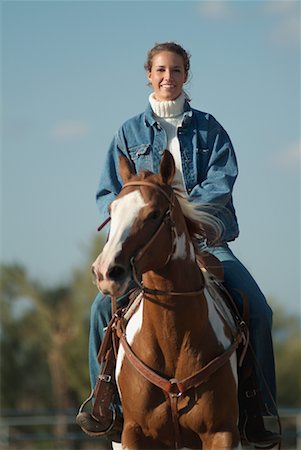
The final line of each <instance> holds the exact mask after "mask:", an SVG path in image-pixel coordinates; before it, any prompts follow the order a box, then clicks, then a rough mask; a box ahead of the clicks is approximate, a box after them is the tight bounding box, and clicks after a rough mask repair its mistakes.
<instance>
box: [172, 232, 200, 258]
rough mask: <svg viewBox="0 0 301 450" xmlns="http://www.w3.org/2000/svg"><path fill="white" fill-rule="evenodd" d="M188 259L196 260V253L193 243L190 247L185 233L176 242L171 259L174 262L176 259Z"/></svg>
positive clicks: (178, 236)
mask: <svg viewBox="0 0 301 450" xmlns="http://www.w3.org/2000/svg"><path fill="white" fill-rule="evenodd" d="M187 253H188V257H189V258H190V259H191V260H194V258H195V253H194V248H193V245H192V243H191V242H190V243H189V245H188V242H187V237H186V234H185V233H184V232H183V234H181V235H177V237H176V240H175V251H174V253H173V255H172V257H171V259H172V260H175V259H186V258H187Z"/></svg>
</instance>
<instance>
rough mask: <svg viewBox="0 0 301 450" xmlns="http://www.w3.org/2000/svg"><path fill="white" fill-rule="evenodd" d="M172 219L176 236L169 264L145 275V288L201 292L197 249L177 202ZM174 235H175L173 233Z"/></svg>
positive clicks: (201, 279) (201, 278) (201, 280)
mask: <svg viewBox="0 0 301 450" xmlns="http://www.w3.org/2000/svg"><path fill="white" fill-rule="evenodd" d="M172 219H173V221H174V223H175V226H176V228H175V235H174V236H172V237H173V238H174V239H173V243H172V250H171V254H170V256H169V258H168V262H167V263H166V264H165V265H164V266H163V267H161V268H160V269H157V270H153V271H149V272H146V273H145V274H144V275H143V282H144V284H145V286H148V287H151V289H159V290H164V291H177V292H188V291H193V290H199V289H200V287H201V286H202V283H203V276H202V274H201V272H200V270H199V267H198V264H197V262H196V254H195V249H194V246H193V244H192V241H191V237H190V235H189V232H188V229H187V225H186V221H185V218H184V216H183V213H182V211H181V207H180V205H179V203H178V201H176V204H175V208H174V211H173V215H172ZM171 234H173V233H171Z"/></svg>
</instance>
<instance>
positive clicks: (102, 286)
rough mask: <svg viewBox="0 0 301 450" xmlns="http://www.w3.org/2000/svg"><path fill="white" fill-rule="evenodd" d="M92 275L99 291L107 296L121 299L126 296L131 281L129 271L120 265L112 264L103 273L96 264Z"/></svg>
mask: <svg viewBox="0 0 301 450" xmlns="http://www.w3.org/2000/svg"><path fill="white" fill-rule="evenodd" d="M92 273H93V275H94V277H95V282H96V285H97V287H98V289H99V290H100V291H101V292H103V294H105V295H112V296H114V297H120V296H122V295H123V294H125V292H126V290H127V287H128V285H129V283H130V281H131V274H130V272H129V270H128V269H127V268H126V267H124V266H122V265H120V264H111V265H110V266H109V267H108V268H107V270H106V271H105V273H102V272H101V271H100V270H99V268H98V266H97V265H96V264H93V266H92Z"/></svg>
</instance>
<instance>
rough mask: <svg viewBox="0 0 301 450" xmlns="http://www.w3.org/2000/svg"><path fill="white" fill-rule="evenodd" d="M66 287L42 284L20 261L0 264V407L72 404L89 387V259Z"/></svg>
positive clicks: (91, 287) (93, 250)
mask: <svg viewBox="0 0 301 450" xmlns="http://www.w3.org/2000/svg"><path fill="white" fill-rule="evenodd" d="M102 245H103V240H100V242H99V239H97V241H96V240H95V241H93V242H92V245H91V248H89V249H88V252H87V253H88V254H87V262H86V263H85V264H84V265H83V267H82V268H80V269H78V270H76V271H75V272H74V274H73V277H72V280H71V282H70V284H69V285H66V286H62V285H61V286H55V287H51V288H49V287H45V286H43V285H41V284H40V283H38V282H37V281H35V280H32V279H30V278H29V276H28V275H27V273H26V270H25V269H24V268H23V267H21V266H19V265H8V266H7V265H3V266H2V267H1V298H0V302H1V303H0V305H1V318H0V346H1V365H0V407H1V409H2V410H3V409H6V408H8V409H11V408H12V409H34V408H53V407H55V408H67V407H77V406H78V405H79V404H80V403H81V402H82V400H83V399H84V398H85V397H86V396H87V393H88V392H89V390H90V383H89V372H88V334H89V310H90V305H91V302H92V301H93V299H94V297H95V295H96V287H95V286H94V285H93V284H92V276H91V269H90V266H91V262H92V261H93V260H94V257H95V255H96V253H97V252H99V251H100V250H101V247H102Z"/></svg>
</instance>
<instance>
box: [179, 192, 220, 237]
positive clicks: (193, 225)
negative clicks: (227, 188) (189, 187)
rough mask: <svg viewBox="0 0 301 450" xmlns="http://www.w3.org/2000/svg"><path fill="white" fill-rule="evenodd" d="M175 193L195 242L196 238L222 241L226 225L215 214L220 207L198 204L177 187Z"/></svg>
mask: <svg viewBox="0 0 301 450" xmlns="http://www.w3.org/2000/svg"><path fill="white" fill-rule="evenodd" d="M174 193H175V195H176V198H177V200H178V202H179V204H180V207H181V210H182V213H183V215H184V217H185V219H186V222H187V226H188V230H189V232H190V235H191V238H192V240H193V242H194V241H195V240H196V239H197V240H199V239H204V240H205V241H208V243H210V244H217V243H218V242H220V241H221V237H222V235H223V233H224V228H225V227H224V224H223V222H222V221H221V220H220V219H219V218H218V217H217V216H216V215H215V214H214V213H216V212H217V211H218V210H219V209H220V207H218V206H215V205H210V204H206V203H203V204H200V205H196V204H194V203H192V202H190V201H189V200H188V197H187V196H186V195H185V194H184V193H183V191H179V190H177V189H175V188H174Z"/></svg>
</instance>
